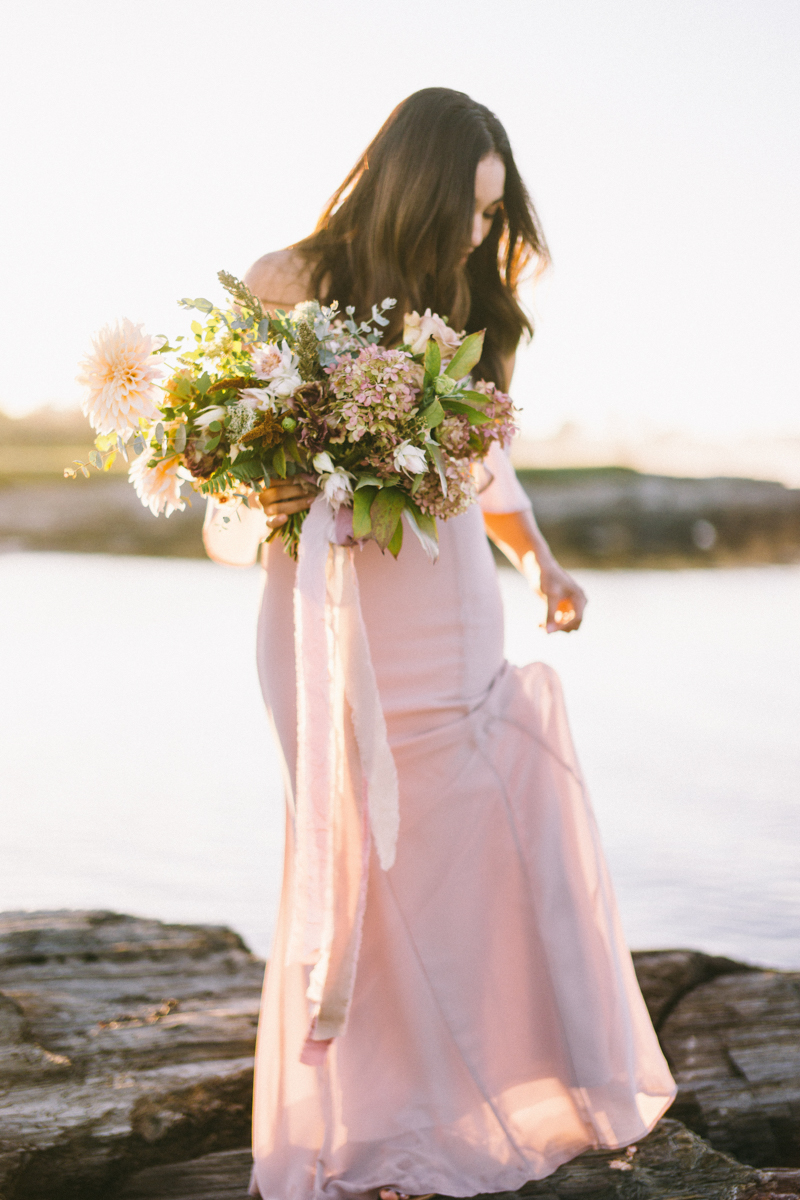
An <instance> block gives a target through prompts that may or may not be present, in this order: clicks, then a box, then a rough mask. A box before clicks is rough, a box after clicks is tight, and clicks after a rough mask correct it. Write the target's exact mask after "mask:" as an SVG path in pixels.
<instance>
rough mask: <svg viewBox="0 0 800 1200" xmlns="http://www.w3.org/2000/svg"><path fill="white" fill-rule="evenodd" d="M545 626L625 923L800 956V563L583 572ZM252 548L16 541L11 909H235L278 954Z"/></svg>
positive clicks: (635, 940) (518, 654) (7, 861)
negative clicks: (556, 617)
mask: <svg viewBox="0 0 800 1200" xmlns="http://www.w3.org/2000/svg"><path fill="white" fill-rule="evenodd" d="M576 574H577V575H578V576H579V578H580V580H581V582H582V584H583V586H584V587H585V589H586V591H587V592H588V594H589V596H590V600H591V603H590V607H589V609H588V613H587V617H586V621H585V625H584V628H583V629H582V630H581V632H580V633H578V634H572V635H569V636H565V635H556V636H554V637H550V638H548V637H546V636H545V635H544V634H543V633H542V632H541V631H540V630H539V629H538V622H539V620H540V617H541V613H540V608H539V605H538V601H537V600H536V599H535V598H534V597H533V596H532V595H531V593H530V592H529V591H528V588H527V585H526V584H525V581H524V580H523V579H521V578H520V577H519V576H517V575H515V574H514V573H513V572H511V571H502V572H501V573H500V578H501V587H502V590H503V596H504V600H505V609H506V638H507V653H508V656H509V658H510V659H511V660H512V661H514V662H520V663H521V662H526V661H530V660H531V659H536V658H540V659H544V660H546V661H547V662H550V663H552V664H553V665H554V666H555V667H556V668H557V669H558V671H559V672H560V674H561V676H562V679H563V681H564V686H565V691H566V695H567V703H568V707H569V711H570V715H571V720H572V726H573V732H574V735H575V740H576V742H577V746H578V752H579V755H580V757H581V760H582V763H583V767H584V771H585V774H586V776H587V779H588V782H589V786H590V789H591V791H592V794H593V798H594V803H595V807H596V810H597V815H598V819H599V823H600V828H601V832H602V834H603V838H604V842H605V846H606V851H607V854H608V858H609V862H610V865H611V870H612V873H613V876H614V879H615V882H616V887H617V894H618V898H619V902H620V908H621V910H622V916H623V921H624V924H625V927H626V930H627V934H628V938H629V941H630V942H631V944H632V946H634V947H635V948H649V947H666V946H691V947H697V948H699V949H702V950H707V951H711V952H714V953H724V954H730V955H733V956H735V957H738V958H744V959H748V960H750V961H752V962H759V963H766V964H771V965H775V966H784V967H800V803H799V802H800V620H798V617H800V567H761V568H752V569H730V570H717V571H704V570H693V571H671V572H661V571H617V572H599V571H581V572H576ZM260 587H261V575H260V572H259V571H258V570H257V569H253V570H252V571H236V570H229V569H225V568H221V567H217V566H215V565H213V564H211V563H206V562H194V561H180V560H174V559H173V560H170V559H147V558H115V557H103V556H88V555H87V556H81V555H58V554H8V555H5V556H2V557H0V597H2V606H3V608H2V611H3V619H2V623H0V663H2V675H3V687H2V692H0V707H1V709H2V712H1V722H2V723H1V724H0V730H1V731H2V736H1V738H0V743H1V744H0V789H1V790H2V825H1V826H0V830H1V831H0V909H17V908H62V907H100V908H109V909H116V910H121V911H125V912H132V913H139V914H145V915H152V916H156V917H160V918H162V919H165V920H173V921H209V922H216V923H224V924H229V925H232V926H233V927H234V928H236V929H237V930H239V931H240V932H241V933H242V934H243V935H244V937H245V938H246V939H247V940H248V942H249V943H250V944H251V946H252V947H253V948H254V949H255V950H257V951H259V952H260V953H262V954H267V953H268V951H269V943H270V936H271V930H272V925H273V920H274V912H275V905H276V900H277V892H278V887H279V883H280V869H281V857H282V841H283V800H282V795H281V783H280V774H279V768H278V764H277V761H276V756H275V753H274V751H273V747H272V745H271V742H270V733H269V730H268V728H267V723H266V721H265V718H264V714H263V709H262V704H261V697H260V693H259V689H258V683H257V679H256V673H255V666H254V650H253V643H254V628H255V621H256V612H257V606H258V601H259V593H260Z"/></svg>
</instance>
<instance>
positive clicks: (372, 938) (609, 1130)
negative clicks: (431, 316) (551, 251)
mask: <svg viewBox="0 0 800 1200" xmlns="http://www.w3.org/2000/svg"><path fill="white" fill-rule="evenodd" d="M546 255H547V251H546V246H545V243H544V239H543V236H542V234H541V231H540V228H539V224H538V221H537V218H536V214H535V212H534V209H533V207H532V205H531V203H530V200H529V198H528V196H527V193H526V191H525V188H524V185H523V183H522V181H521V179H520V177H519V174H518V172H517V169H516V166H515V164H514V159H513V156H512V154H511V149H510V147H509V143H508V139H507V137H506V134H505V132H504V130H503V128H502V126H501V125H500V123H499V121H498V120H497V118H496V117H494V116H493V114H492V113H491V112H489V110H488V109H486V108H485V107H483V106H482V105H479V104H477V103H475V102H474V101H472V100H471V99H469V97H467V96H465V95H463V94H462V93H460V92H453V91H450V90H448V89H445V88H427V89H425V90H424V91H421V92H417V93H416V94H415V95H413V96H411V97H409V99H407V100H406V101H404V102H403V103H402V104H401V105H399V107H398V108H397V109H396V110H395V111H394V112H393V113H392V115H391V116H390V118H389V120H388V121H387V122H386V124H385V125H384V127H383V128H382V129H381V131H380V132H379V133H378V135H377V137H376V138H375V140H374V141H373V142H372V144H371V145H370V146H369V148H368V149H367V151H366V153H365V154H364V155H363V156H362V158H361V159H360V160H359V162H358V163H357V164H356V166H355V168H354V169H353V171H352V172H351V173H350V175H349V176H348V177H347V179H346V180H345V181H344V183H343V184H342V187H341V188H340V189H339V190H338V191H337V192H336V194H335V195H334V197H333V199H332V200H331V201H330V203H329V204H328V206H327V208H326V209H325V211H324V213H323V215H322V218H321V220H320V222H319V225H318V227H317V230H316V232H315V233H314V234H313V235H312V236H311V237H309V238H308V239H306V240H305V241H304V242H302V243H300V244H299V245H298V246H296V247H294V248H291V249H289V250H284V251H280V252H278V253H274V254H268V255H266V256H265V257H264V258H262V259H260V260H259V261H258V262H257V263H256V264H255V265H254V266H253V267H252V268H251V270H250V272H249V274H248V276H247V282H248V284H249V286H250V288H251V289H252V290H253V291H254V292H255V293H256V294H257V295H258V296H259V297H260V298H261V300H262V301H263V303H264V304H265V305H266V306H268V307H270V308H279V307H280V308H288V307H290V306H292V305H294V304H296V303H299V302H300V301H304V300H309V299H314V298H316V299H319V300H321V301H329V300H332V299H337V300H338V301H339V302H340V304H342V305H346V304H352V305H354V306H355V308H356V310H357V313H358V314H367V313H368V312H369V311H370V309H371V306H372V304H373V303H375V302H376V301H379V300H380V299H381V298H382V297H384V296H394V297H396V298H397V300H398V306H397V309H396V310H395V311H396V314H397V315H396V317H395V320H394V322H393V324H392V325H391V326H390V327H389V329H388V330H387V332H386V337H385V342H386V343H390V342H391V341H392V340H394V341H395V342H397V341H398V340H399V339H400V331H401V322H402V314H403V313H404V312H410V311H411V310H414V309H415V310H417V311H419V312H422V311H424V310H425V309H426V308H431V309H432V310H433V311H434V312H439V313H446V314H448V316H449V318H450V322H451V325H452V326H453V327H454V328H456V329H460V328H462V327H463V328H466V329H467V330H468V331H472V330H475V329H481V328H485V329H486V338H485V343H484V354H483V357H482V359H481V362H480V364H479V367H478V369H477V371H476V372H475V374H477V375H480V376H482V377H483V378H486V379H491V380H494V381H495V382H496V383H497V384H498V385H499V386H500V387H501V388H504V389H505V388H507V386H508V384H509V381H510V377H511V372H512V370H513V362H514V351H515V349H516V346H517V343H518V341H519V338H520V336H521V335H522V334H523V333H524V332H526V331H530V326H529V324H528V322H527V320H526V318H525V316H524V314H523V313H522V310H521V309H520V306H519V303H518V301H517V296H516V286H517V282H518V279H519V275H520V271H521V269H522V267H523V266H524V265H525V263H526V261H528V260H529V259H531V258H532V257H538V259H539V261H540V263H542V262H544V261H545V260H546ZM485 465H486V468H487V470H486V471H485V472H484V476H485V478H484V480H483V482H484V483H486V482H488V486H485V487H484V490H483V491H482V492H481V493H480V496H479V501H480V508H479V507H478V506H477V505H473V506H472V508H470V509H469V510H468V511H467V512H466V513H463V514H462V515H460V516H458V517H455V518H453V519H451V520H449V521H446V522H440V528H439V536H440V557H439V560H438V562H437V563H436V564H431V563H430V562H429V561H428V559H427V558H426V556H425V554H424V553H423V551H422V549H421V548H420V546H419V545H418V543H417V542H416V540H415V539H413V538H407V539H406V542H405V545H404V547H403V550H402V552H401V554H400V556H399V558H398V559H397V561H395V560H393V559H392V558H391V556H388V555H382V554H381V552H380V550H379V549H378V546H377V545H376V544H375V543H374V542H368V543H367V544H366V545H365V546H364V547H363V548H362V549H361V550H360V551H356V556H355V561H356V568H357V575H358V585H359V589H360V595H361V607H362V611H363V615H364V621H365V624H366V629H367V634H368V640H369V647H370V652H371V656H372V661H373V665H374V668H375V674H376V677H377V683H378V689H379V694H380V701H381V707H382V709H383V713H384V717H385V721H386V726H387V731H388V737H389V742H390V745H391V749H392V754H393V757H394V761H395V764H396V767H397V773H398V777H399V785H400V834H399V841H398V845H397V856H396V861H395V864H394V866H392V867H391V869H389V870H386V871H384V870H381V868H380V865H379V864H378V862H377V861H372V862H371V863H370V866H369V884H368V891H367V895H366V907H365V911H364V918H363V921H364V923H363V933H362V940H361V945H360V953H359V958H358V967H357V973H356V976H355V985H354V988H353V992H352V1001H351V1007H350V1015H349V1022H348V1024H347V1028H346V1031H345V1032H344V1033H343V1034H342V1035H341V1036H340V1037H338V1038H336V1039H335V1042H334V1043H333V1045H332V1046H331V1049H330V1051H329V1053H328V1054H327V1058H326V1059H325V1061H318V1063H317V1065H313V1061H312V1060H309V1059H308V1057H307V1055H306V1054H305V1053H304V1045H305V1040H306V1036H307V1033H308V1020H309V1008H308V1001H307V998H306V993H307V989H308V986H309V969H308V967H306V966H303V965H301V964H300V963H297V962H293V961H291V955H288V956H287V952H286V944H287V937H288V925H289V914H290V908H291V903H292V894H293V892H292V889H293V887H294V881H293V879H292V864H293V857H292V839H293V830H292V821H291V820H287V856H286V869H285V876H284V889H283V896H282V902H281V910H280V915H279V919H278V929H277V934H276V940H275V947H274V951H273V955H272V960H271V966H270V970H269V972H268V976H267V981H266V985H265V992H264V1002H263V1008H262V1014H261V1022H260V1026H259V1038H258V1050H257V1068H256V1095H255V1110H254V1156H255V1167H254V1175H253V1187H252V1189H251V1190H252V1194H254V1195H260V1196H261V1197H262V1198H263V1200H278V1198H279V1197H280V1200H310V1198H311V1197H314V1198H316V1197H321V1196H330V1197H336V1198H338V1197H345V1196H346V1197H360V1196H365V1197H366V1196H371V1197H376V1195H377V1194H378V1193H380V1195H381V1197H382V1198H383V1200H396V1198H397V1197H398V1196H403V1195H423V1194H431V1193H434V1192H437V1193H442V1194H444V1195H448V1196H473V1195H476V1194H478V1193H486V1192H499V1191H505V1190H511V1189H516V1188H518V1187H520V1186H521V1185H522V1184H523V1183H525V1182H526V1181H527V1180H530V1179H537V1178H541V1177H543V1176H545V1175H547V1174H549V1173H550V1172H552V1171H553V1170H555V1168H556V1167H558V1166H559V1165H560V1164H561V1163H562V1162H565V1161H566V1160H568V1159H570V1158H572V1157H573V1156H574V1155H576V1154H578V1153H580V1152H581V1151H582V1150H583V1149H585V1148H586V1147H589V1146H609V1147H617V1146H623V1145H627V1144H629V1143H631V1142H633V1141H635V1140H636V1139H637V1138H639V1137H641V1136H643V1135H644V1134H645V1133H646V1132H647V1131H648V1130H649V1129H651V1128H652V1126H653V1125H654V1124H655V1122H656V1121H657V1120H658V1118H659V1117H660V1116H661V1115H662V1113H663V1112H664V1110H665V1109H666V1108H667V1107H668V1105H669V1104H670V1103H671V1100H672V1098H673V1095H674V1085H673V1082H672V1079H671V1077H670V1074H669V1071H668V1069H667V1066H666V1063H665V1061H664V1059H663V1057H662V1055H661V1052H660V1050H659V1047H658V1043H657V1040H656V1037H655V1034H654V1032H653V1029H652V1026H651V1024H650V1022H649V1019H648V1015H647V1011H646V1009H645V1006H644V1003H643V1001H642V998H641V995H640V993H639V990H638V987H637V984H636V979H635V976H634V973H633V968H632V965H631V960H630V956H629V954H628V952H627V950H626V948H625V946H624V942H623V939H622V935H621V931H620V928H619V922H618V918H617V916H616V910H615V907H614V901H613V897H612V893H611V890H610V886H609V883H608V880H607V876H606V872H605V867H604V864H603V860H602V854H601V851H600V848H599V843H598V839H597V834H596V830H595V826H594V822H593V818H592V815H591V811H590V809H589V806H588V802H587V800H586V797H585V794H584V789H583V785H582V782H581V778H580V774H579V771H578V767H577V764H576V762H575V758H574V753H573V750H572V747H571V743H570V739H569V733H568V729H567V725H566V719H565V716H564V711H563V705H562V702H561V696H560V690H559V686H558V682H557V679H556V678H555V677H554V675H553V672H552V671H551V670H549V669H548V668H547V667H545V666H543V665H542V664H531V665H529V666H528V667H525V668H522V669H515V668H512V667H510V666H509V664H508V663H506V662H505V661H504V659H503V650H502V645H503V624H502V611H501V603H500V597H499V591H498V587H497V581H496V573H495V568H494V565H493V561H492V557H491V554H490V552H489V548H488V544H487V541H486V537H485V531H488V533H489V536H490V537H491V538H492V539H493V540H494V541H495V542H496V543H497V544H498V545H499V546H500V547H501V548H502V549H503V550H504V551H505V552H506V554H507V555H508V556H509V558H510V559H511V561H512V562H513V563H514V564H515V565H516V566H518V567H522V566H523V565H525V566H527V565H529V563H530V561H531V558H532V559H534V560H535V562H536V564H537V565H538V568H539V572H540V579H541V584H540V586H541V591H542V592H543V594H544V595H545V596H546V597H547V606H548V607H547V629H548V631H550V632H553V631H556V630H563V631H570V630H574V629H577V628H578V627H579V625H580V623H581V618H582V615H583V608H584V604H585V597H584V595H583V593H582V592H581V589H580V588H579V587H578V585H577V584H576V583H575V582H574V580H572V579H571V578H570V576H569V575H568V574H567V573H566V572H565V571H564V570H562V568H561V567H559V565H558V564H557V563H556V562H555V560H554V559H553V556H552V555H551V553H550V551H549V549H548V547H547V544H546V542H545V541H544V539H543V538H542V536H541V534H540V533H539V530H538V529H537V527H536V523H535V521H534V519H533V515H532V512H531V509H530V505H529V503H528V501H527V499H526V497H525V494H524V492H523V491H522V489H521V488H520V487H519V485H518V483H517V482H516V478H515V476H514V474H513V471H512V469H511V467H510V465H509V462H508V459H507V457H506V456H505V455H504V454H503V452H502V451H499V450H498V451H497V452H495V453H493V454H491V455H489V456H488V458H487V461H486V464H485ZM311 499H312V496H311V495H310V494H308V493H307V492H306V491H305V490H304V489H303V488H302V487H301V486H297V485H293V484H288V483H287V484H282V485H279V486H276V487H270V488H268V489H266V490H265V491H264V493H263V494H262V496H261V502H262V505H263V508H264V511H265V514H266V520H267V524H268V525H269V526H270V527H271V528H272V529H276V528H278V527H279V526H280V525H281V524H282V523H284V522H285V521H286V519H287V516H288V514H290V513H292V512H297V511H299V510H300V509H302V508H304V507H308V505H309V504H310V502H311ZM214 536H215V535H214V533H213V529H212V530H210V532H209V534H208V543H209V546H210V548H212V550H213V544H214ZM266 572H267V575H266V587H265V592H264V601H263V606H262V612H261V618H260V625H259V643H258V660H259V669H260V675H261V681H262V687H263V691H264V696H265V700H266V703H267V706H268V708H269V710H270V713H271V716H272V718H273V720H274V723H275V726H276V729H277V734H278V738H279V741H280V745H281V748H282V752H283V756H284V760H285V765H286V775H287V791H288V793H289V799H290V803H291V797H292V793H293V786H294V770H295V756H296V745H297V743H296V730H297V718H296V712H295V694H296V693H295V662H294V648H293V643H292V636H291V631H292V627H293V611H292V593H293V585H294V574H295V565H294V563H293V561H292V560H291V559H290V558H289V557H288V556H287V555H286V554H285V553H284V552H283V550H282V548H281V543H280V540H279V539H277V538H276V539H274V540H273V541H272V542H271V543H270V544H269V546H268V549H267V552H266ZM372 858H373V860H374V859H375V854H374V851H373V854H372ZM301 1056H302V1058H303V1059H304V1060H305V1061H301Z"/></svg>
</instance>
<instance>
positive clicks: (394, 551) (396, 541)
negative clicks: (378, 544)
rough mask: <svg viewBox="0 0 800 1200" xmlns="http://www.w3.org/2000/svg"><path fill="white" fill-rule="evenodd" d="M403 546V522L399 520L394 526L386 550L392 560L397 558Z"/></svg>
mask: <svg viewBox="0 0 800 1200" xmlns="http://www.w3.org/2000/svg"><path fill="white" fill-rule="evenodd" d="M402 545H403V522H402V520H399V521H398V522H397V525H396V526H395V531H394V533H393V534H392V539H391V541H390V542H389V545H388V546H387V547H386V549H387V550H388V551H389V553H390V554H391V555H393V556H394V558H397V556H398V554H399V553H400V547H401V546H402Z"/></svg>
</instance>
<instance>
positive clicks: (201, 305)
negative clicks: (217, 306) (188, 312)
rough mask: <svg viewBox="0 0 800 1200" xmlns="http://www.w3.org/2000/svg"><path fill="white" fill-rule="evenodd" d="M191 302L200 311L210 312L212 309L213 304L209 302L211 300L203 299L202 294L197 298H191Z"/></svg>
mask: <svg viewBox="0 0 800 1200" xmlns="http://www.w3.org/2000/svg"><path fill="white" fill-rule="evenodd" d="M191 303H192V306H193V307H194V308H196V309H198V310H199V311H200V312H204V313H210V312H212V311H213V309H214V305H213V304H212V303H211V301H210V300H204V299H203V297H202V296H198V297H197V299H196V300H193V301H192V302H191Z"/></svg>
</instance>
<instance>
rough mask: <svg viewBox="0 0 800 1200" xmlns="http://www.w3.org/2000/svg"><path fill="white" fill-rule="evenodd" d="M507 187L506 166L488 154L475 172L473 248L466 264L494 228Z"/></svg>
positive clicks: (467, 256)
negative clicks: (493, 224)
mask: <svg viewBox="0 0 800 1200" xmlns="http://www.w3.org/2000/svg"><path fill="white" fill-rule="evenodd" d="M505 186H506V168H505V164H504V162H503V160H502V158H500V157H499V156H498V155H497V154H487V155H486V157H485V158H482V159H481V161H480V162H479V163H478V169H477V171H476V172H475V211H474V213H473V215H472V237H471V238H470V242H471V246H470V249H469V250H468V251H467V252H466V254H465V255H464V258H463V260H462V261H463V262H466V261H467V259H468V258H469V255H470V254H471V253H472V251H473V250H475V249H476V248H477V247H478V246H480V244H481V242H482V241H483V239H484V238H485V237H486V235H487V234H488V232H489V230H490V229H491V227H492V221H493V220H494V217H495V214H496V213H497V210H498V208H499V207H500V205H501V204H502V203H503V189H504V188H505Z"/></svg>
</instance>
